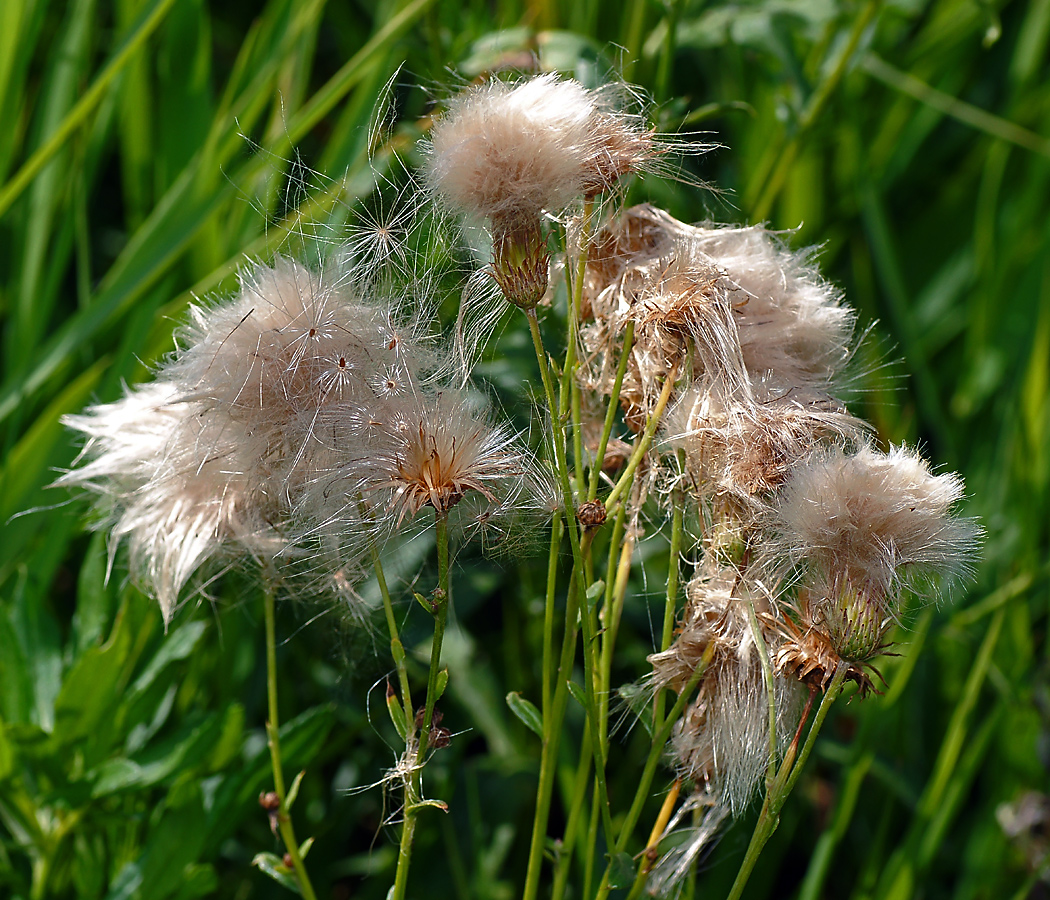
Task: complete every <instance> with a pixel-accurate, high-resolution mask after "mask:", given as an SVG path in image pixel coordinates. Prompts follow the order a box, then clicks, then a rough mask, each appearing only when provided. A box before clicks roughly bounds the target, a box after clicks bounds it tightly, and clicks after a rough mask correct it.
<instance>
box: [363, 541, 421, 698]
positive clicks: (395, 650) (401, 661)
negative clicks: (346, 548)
mask: <svg viewBox="0 0 1050 900" xmlns="http://www.w3.org/2000/svg"><path fill="white" fill-rule="evenodd" d="M372 567H373V568H374V569H375V573H376V581H377V582H378V583H379V593H380V594H381V595H382V597H383V612H384V614H385V615H386V626H387V629H388V630H389V632H390V654H391V656H393V658H394V665H395V666H396V667H397V680H398V684H399V685H400V687H401V703H402V706H403V708H404V711H405V716H406V717H407V716H411V715H412V692H411V690H410V689H409V686H408V665H407V664H406V660H405V648H404V646H403V645H402V643H401V638H400V636H399V635H398V631H397V619H396V618H395V617H394V604H393V602H392V601H391V599H390V589H389V588H388V587H387V583H386V574H385V573H384V571H383V563H382V562H381V561H380V559H379V550H378V549H377V548H376V545H375V544H372Z"/></svg>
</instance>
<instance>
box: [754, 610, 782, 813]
mask: <svg viewBox="0 0 1050 900" xmlns="http://www.w3.org/2000/svg"><path fill="white" fill-rule="evenodd" d="M747 621H748V623H749V624H750V625H751V638H752V640H754V642H755V647H756V649H757V650H758V661H759V663H760V664H761V665H762V679H763V681H764V682H765V686H766V706H767V709H768V711H769V724H768V728H769V760H768V762H767V763H766V794H767V795H768V794H769V792H770V791H771V790H772V788H773V779H774V778H775V777H776V772H777V698H776V693H775V687H774V685H773V667H772V665H770V662H769V649H768V648H767V647H766V641H765V638H763V637H762V627H761V626H760V625H759V624H758V614H757V613H756V612H755V604H754V601H753V600H748V601H747Z"/></svg>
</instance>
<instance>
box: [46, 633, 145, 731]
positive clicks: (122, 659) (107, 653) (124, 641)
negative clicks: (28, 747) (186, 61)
mask: <svg viewBox="0 0 1050 900" xmlns="http://www.w3.org/2000/svg"><path fill="white" fill-rule="evenodd" d="M124 623H125V620H124V618H123V617H121V618H120V619H118V622H117V626H116V628H114V631H113V635H112V637H111V638H110V640H109V641H108V642H107V643H106V644H104V645H102V646H101V647H92V648H90V649H88V650H87V651H85V653H84V654H83V655H82V656H81V657H80V659H78V660H77V662H76V663H75V664H74V666H73V668H72V669H70V670H69V672H68V673H67V674H66V677H65V679H64V680H63V682H62V689H61V690H60V691H59V694H58V697H57V698H56V699H55V731H54V734H55V740H56V741H58V742H59V744H66V743H70V742H72V741H79V740H81V739H82V738H85V737H88V736H96V732H97V731H98V729H99V726H100V725H101V724H102V722H103V719H104V718H106V717H108V716H110V715H111V713H112V710H113V708H114V707H115V706H116V705H117V704H118V703H119V702H120V699H121V698H120V697H119V696H118V693H117V688H118V685H120V683H121V680H122V677H121V676H122V675H123V672H124V667H125V663H126V662H127V660H128V657H129V655H130V653H131V648H132V635H131V632H130V630H129V629H128V628H126V627H122V626H123V625H124Z"/></svg>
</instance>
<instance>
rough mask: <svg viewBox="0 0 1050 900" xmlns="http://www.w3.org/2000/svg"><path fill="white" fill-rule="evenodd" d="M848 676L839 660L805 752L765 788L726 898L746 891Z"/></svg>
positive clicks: (734, 898) (730, 899)
mask: <svg viewBox="0 0 1050 900" xmlns="http://www.w3.org/2000/svg"><path fill="white" fill-rule="evenodd" d="M845 676H846V666H845V665H844V664H841V663H840V664H839V667H838V669H837V670H836V671H835V676H834V678H832V679H831V684H830V685H828V689H827V691H826V692H825V694H824V699H823V700H821V702H820V708H819V709H818V710H817V715H816V718H815V719H814V720H813V724H812V725H811V726H810V729H809V734H807V735H806V743H805V744H804V745H803V746H802V752H801V753H799V755H798V758H797V759H796V760H794V761H792V760H786V761H785V763H784V765H783V766H781V768H780V771H779V772H778V773H777V776H776V779H775V780H774V783H773V787H772V789H771V790H769V791H767V792H766V797H765V800H763V802H762V811H761V812H760V813H759V814H758V822H757V823H756V824H755V831H754V833H753V834H752V835H751V843H750V844H748V847H747V853H746V854H745V855H744V861H743V862H742V863H741V864H740V869H739V871H738V872H737V875H736V881H734V882H733V889H732V890H731V891H730V892H729V897H728V898H727V900H740V896H741V895H742V894H743V892H744V887H745V886H746V885H747V881H748V879H749V878H750V877H751V872H752V871H753V870H754V868H755V864H756V863H757V862H758V857H759V855H760V854H761V853H762V849H763V848H764V847H765V846H766V842H767V841H768V840H769V839H770V838H771V837H772V836H773V832H774V831H776V830H777V826H778V825H779V824H780V810H781V809H783V808H784V802H785V801H786V800H787V798H788V796H789V795H790V794H791V791H792V790H793V789H794V787H795V784H796V782H797V781H798V779H799V776H800V775H801V774H802V770H803V768H805V765H806V761H807V760H808V759H809V755H810V753H812V751H813V747H814V745H815V744H816V742H817V735H818V734H820V729H821V726H823V724H824V720H825V719H826V718H827V715H828V712H830V710H831V705H832V704H833V703H834V702H835V700H836V699H837V698H838V695H839V694H840V693H841V692H842V685H843V681H844V679H845Z"/></svg>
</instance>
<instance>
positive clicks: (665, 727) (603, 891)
mask: <svg viewBox="0 0 1050 900" xmlns="http://www.w3.org/2000/svg"><path fill="white" fill-rule="evenodd" d="M713 655H714V644H711V645H709V646H708V648H707V650H705V651H704V655H703V657H702V658H701V660H700V664H699V665H698V666H697V667H696V670H695V671H694V672H693V675H692V677H691V678H690V679H689V681H688V682H687V683H686V685H685V687H684V688H682V692H681V693H680V694H679V695H678V699H677V700H676V701H675V705H674V706H672V707H671V712H670V713H668V715H667V718H666V719H665V720H664V721H663V724H662V725H661V726H660V728H659V729H658V730H657V731H656V732H655V734H654V735H653V741H652V745H651V747H650V749H649V757H648V759H646V761H645V768H644V769H643V770H642V777H641V780H640V781H639V783H638V790H637V791H635V794H634V800H633V802H632V803H631V808H630V809H629V810H628V812H627V815H626V817H625V818H624V821H623V825H622V826H621V827H620V836H619V837H618V838H617V839H616V845H615V846H614V847H613V851H612V853H610V854H609V865H608V866H606V869H605V874H604V875H603V876H602V883H601V884H600V885H599V887H598V894H597V900H604V898H606V897H608V896H609V891H610V890H611V888H610V886H609V876H610V875H611V874H612V863H613V860H614V859H615V858H616V857H617V856H618V855H619V854H620V853H623V851H624V848H626V846H627V841H628V840H630V837H631V834H632V833H633V831H634V826H635V825H637V824H638V819H639V817H640V816H641V814H642V808H643V807H644V806H645V801H646V800H647V799H648V798H649V786H650V785H651V784H652V783H653V776H654V775H655V774H656V767H657V766H658V765H659V763H660V758H661V757H662V756H663V753H664V748H665V745H666V744H667V739H668V738H669V737H670V736H671V729H672V728H673V727H674V723H675V722H677V721H678V717H679V716H681V715H682V711H683V710H684V709H685V705H686V703H688V702H689V698H690V697H691V696H692V693H693V689H694V688H695V687H696V686H697V685H698V684H699V683H700V681H701V680H702V679H703V677H704V673H705V672H706V671H707V667H708V665H710V663H711V657H712V656H713Z"/></svg>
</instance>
